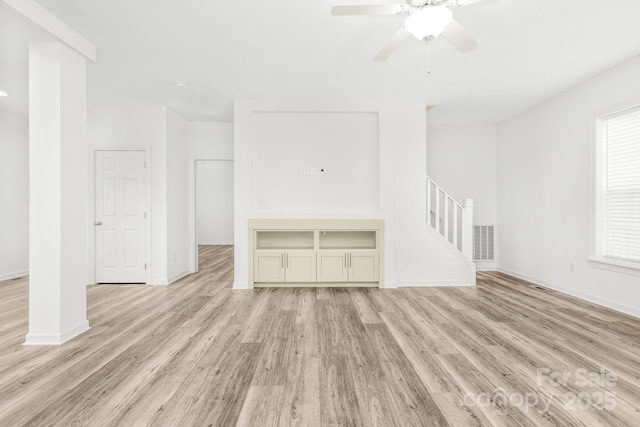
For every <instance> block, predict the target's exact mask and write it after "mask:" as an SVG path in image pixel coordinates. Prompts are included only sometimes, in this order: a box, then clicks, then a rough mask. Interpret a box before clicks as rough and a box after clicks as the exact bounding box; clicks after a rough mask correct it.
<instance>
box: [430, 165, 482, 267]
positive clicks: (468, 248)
mask: <svg viewBox="0 0 640 427" xmlns="http://www.w3.org/2000/svg"><path fill="white" fill-rule="evenodd" d="M427 224H428V225H429V228H430V229H431V230H432V231H434V232H435V233H437V234H438V235H439V236H440V237H441V238H442V239H444V241H445V243H448V244H449V245H450V247H451V248H452V249H455V250H456V251H458V252H459V253H460V254H462V255H464V257H465V258H467V259H468V260H469V261H473V199H464V201H463V202H462V204H460V203H458V202H456V201H455V200H454V199H453V197H451V196H449V195H448V194H447V193H446V192H445V191H444V190H443V189H442V188H441V187H440V186H439V185H438V184H436V183H435V182H434V181H433V180H432V179H431V178H429V177H427Z"/></svg>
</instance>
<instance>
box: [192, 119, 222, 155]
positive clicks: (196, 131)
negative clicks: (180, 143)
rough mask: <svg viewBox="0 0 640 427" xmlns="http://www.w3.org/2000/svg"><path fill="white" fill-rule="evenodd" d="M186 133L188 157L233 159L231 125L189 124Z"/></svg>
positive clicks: (212, 123) (219, 123) (220, 123)
mask: <svg viewBox="0 0 640 427" xmlns="http://www.w3.org/2000/svg"><path fill="white" fill-rule="evenodd" d="M187 131H188V134H189V135H188V138H189V154H190V155H192V156H211V157H229V158H232V157H233V123H229V122H189V123H188V124H187Z"/></svg>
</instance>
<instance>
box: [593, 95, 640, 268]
mask: <svg viewBox="0 0 640 427" xmlns="http://www.w3.org/2000/svg"><path fill="white" fill-rule="evenodd" d="M603 125H604V126H603V128H602V129H603V132H604V135H603V142H604V144H603V149H604V153H603V156H602V158H603V159H604V165H603V169H602V170H603V172H604V176H603V180H602V183H603V184H604V188H603V189H602V191H603V198H602V203H603V206H602V219H603V222H604V223H603V244H604V247H603V248H602V251H603V255H604V256H605V257H607V258H613V259H618V260H623V261H632V262H640V108H635V109H632V110H627V111H625V112H622V113H619V114H616V115H613V116H609V117H607V118H603Z"/></svg>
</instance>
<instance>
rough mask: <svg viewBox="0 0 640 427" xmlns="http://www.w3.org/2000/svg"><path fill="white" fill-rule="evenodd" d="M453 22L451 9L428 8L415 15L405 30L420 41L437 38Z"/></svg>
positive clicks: (441, 7) (407, 23)
mask: <svg viewBox="0 0 640 427" xmlns="http://www.w3.org/2000/svg"><path fill="white" fill-rule="evenodd" d="M452 20H453V13H452V12H451V9H449V8H448V7H445V6H428V7H425V8H423V9H420V10H419V11H417V12H415V13H413V14H412V15H411V16H409V17H408V18H407V20H406V21H405V23H404V28H405V29H406V30H407V31H409V32H410V33H411V34H412V35H413V36H414V37H415V38H417V39H418V40H428V39H431V38H436V37H438V36H439V35H440V34H442V32H443V31H444V29H445V28H446V27H447V25H449V23H451V21H452Z"/></svg>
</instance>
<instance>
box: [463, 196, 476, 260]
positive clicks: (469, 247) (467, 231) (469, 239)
mask: <svg viewBox="0 0 640 427" xmlns="http://www.w3.org/2000/svg"><path fill="white" fill-rule="evenodd" d="M473 206H474V204H473V199H464V202H463V203H462V207H464V211H463V212H462V229H463V230H462V233H463V234H462V253H463V254H464V255H465V256H466V257H467V258H469V259H470V260H473Z"/></svg>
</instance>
